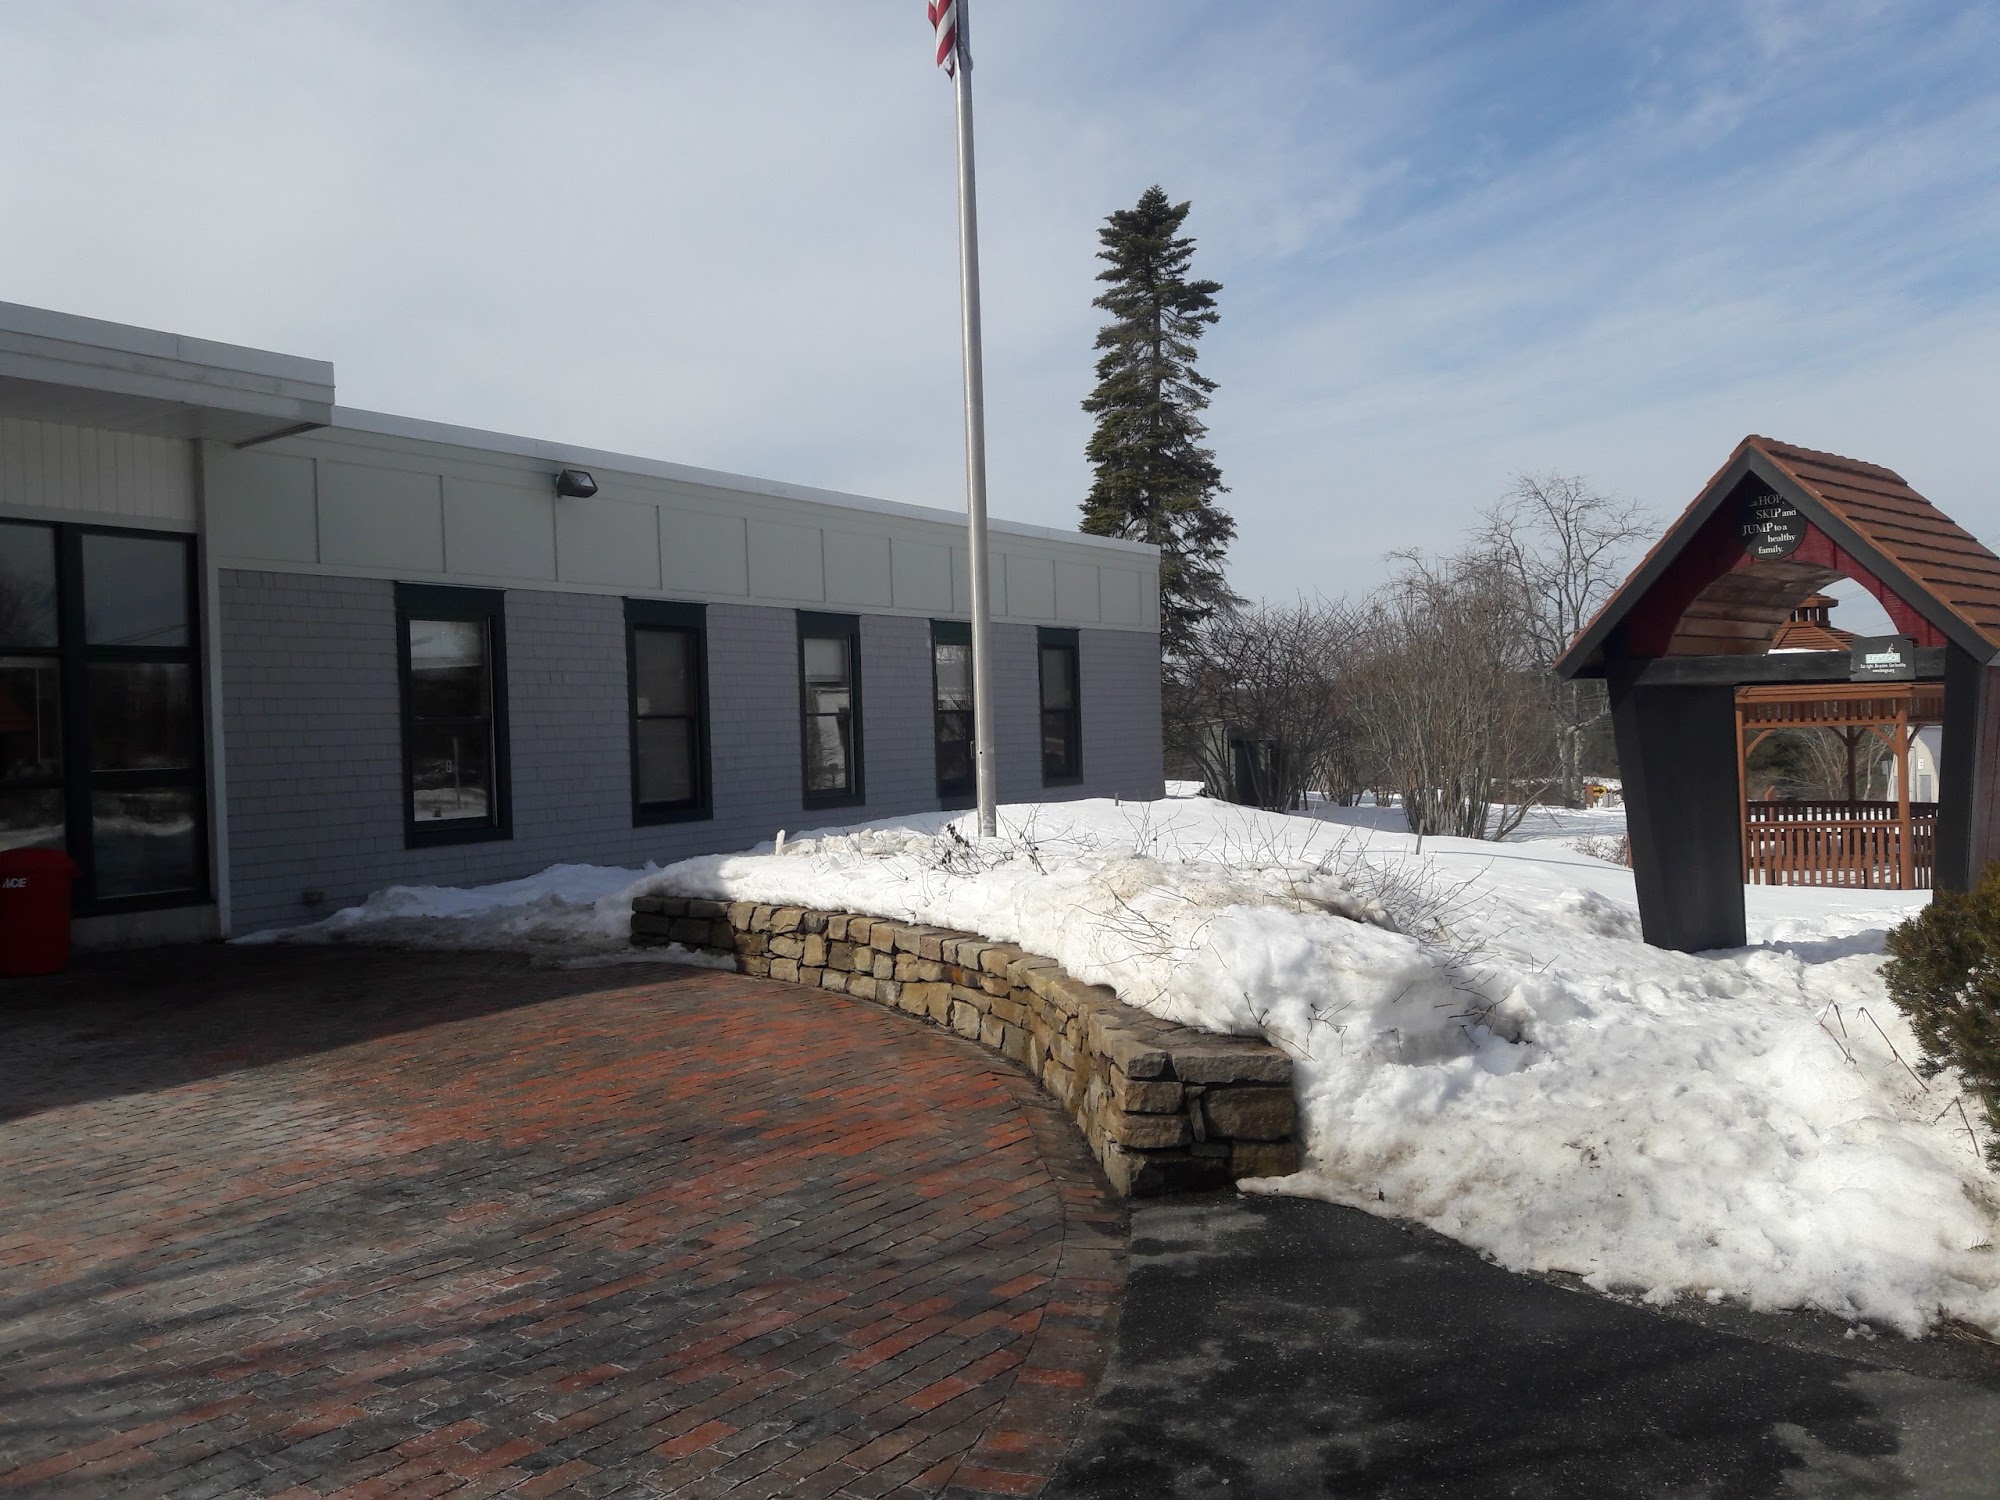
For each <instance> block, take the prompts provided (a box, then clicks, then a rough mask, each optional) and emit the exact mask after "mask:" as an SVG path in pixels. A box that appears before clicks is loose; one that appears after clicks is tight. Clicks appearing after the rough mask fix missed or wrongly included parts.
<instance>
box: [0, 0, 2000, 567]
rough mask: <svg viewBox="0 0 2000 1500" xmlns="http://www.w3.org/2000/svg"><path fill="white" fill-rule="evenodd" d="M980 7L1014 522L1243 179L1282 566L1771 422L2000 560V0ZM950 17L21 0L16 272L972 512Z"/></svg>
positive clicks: (1235, 347)
mask: <svg viewBox="0 0 2000 1500" xmlns="http://www.w3.org/2000/svg"><path fill="white" fill-rule="evenodd" d="M1417 11H1418V8H1416V7H1408V6H1400V5H1390V4H1365V3H1364V4H1347V5H1341V6H1333V5H1311V4H1308V5H1303V6H1289V7H1250V6H1244V5H1240V4H1230V3H1196V0H1126V3H1100V4H1097V5H1091V6H1082V5H1077V4H1075V3H1073V0H979V3H978V6H977V10H976V13H975V16H974V24H975V37H976V44H977V59H978V66H977V69H976V73H975V76H976V79H977V94H978V108H979V124H980V137H979V144H980V150H981V174H982V175H981V188H982V197H981V214H982V221H983V226H984V230H985V233H984V240H983V245H982V253H983V258H984V262H985V269H986V277H987V284H986V291H987V307H986V316H987V332H988V377H987V378H988V402H989V423H990V433H989V441H990V446H991V455H992V480H993V500H994V506H995V509H996V511H997V512H998V513H1000V514H1004V515H1009V516H1014V517H1018V518H1020V519H1024V520H1034V521H1040V522H1044V523H1047V524H1053V525H1062V526H1067V525H1071V524H1074V519H1075V515H1076V505H1077V502H1078V501H1079V500H1080V498H1081V496H1082V494H1083V491H1084V489H1085V487H1086V486H1087V484H1088V471H1087V469H1086V467H1085V465H1084V462H1083V458H1082V450H1083V444H1084V440H1085V438H1086V436H1087V433H1088V429H1087V423H1086V419H1085V418H1084V416H1083V414H1082V413H1081V411H1080V410H1079V409H1078V406H1077V403H1078V401H1079V400H1080V399H1081V397H1082V396H1083V395H1084V394H1085V392H1086V391H1087V390H1088V388H1089V385H1090V372H1091V351H1090V343H1091V338H1092V336H1093V334H1094V332H1095V329H1096V324H1097V316H1098V315H1097V314H1096V313H1095V311H1094V310H1093V309H1092V308H1091V307H1090V306H1089V301H1090V297H1091V295H1092V293H1093V292H1094V290H1095V288H1094V285H1093V283H1092V279H1091V278H1092V276H1093V275H1094V273H1095V270H1096V269H1097V267H1096V263H1095V262H1094V260H1093V258H1092V257H1093V252H1094V251H1095V249H1096V238H1095V234H1096V229H1097V226H1098V225H1099V223H1101V222H1102V219H1103V217H1104V215H1105V214H1106V213H1108V212H1109V211H1111V210H1112V209H1114V208H1118V207H1123V206H1126V205H1128V204H1130V203H1131V202H1132V201H1133V200H1134V199H1135V198H1136V197H1137V196H1138V194H1139V192H1140V191H1141V190H1142V189H1143V188H1145V187H1146V186H1147V185H1148V184H1149V183H1152V182H1158V183H1160V184H1161V185H1162V186H1163V187H1165V188H1166V190H1167V191H1168V192H1169V193H1171V194H1173V195H1174V196H1175V197H1176V198H1190V199H1192V200H1193V202H1194V205H1195V207H1194V213H1193V216H1192V218H1191V219H1190V222H1189V227H1190V229H1191V230H1192V231H1193V232H1194V234H1195V235H1196V236H1197V238H1198V240H1199V243H1200V251H1199V256H1198V261H1197V265H1198V268H1199V270H1200V271H1201V272H1202V273H1204V274H1207V275H1211V276H1214V277H1215V278H1217V279H1219V280H1220V281H1222V282H1223V283H1224V286H1225V290H1224V293H1223V296H1222V309H1223V319H1222V322H1221V324H1220V325H1219V327H1217V328H1216V329H1215V330H1214V331H1213V332H1212V333H1211V335H1210V337H1209V339H1208V343H1207V345H1206V348H1205V353H1204V362H1205V366H1206V368H1207V370H1208V372H1209V373H1210V374H1211V375H1212V376H1214V377H1215V378H1216V379H1217V380H1218V381H1219V382H1220V384H1221V389H1220V390H1219V391H1218V393H1217V396H1216V401H1215V405H1214V408H1213V410H1212V412H1211V413H1210V420H1211V430H1212V436H1213V439H1214V443H1215V447H1216V450H1217V454H1218V457H1219V459H1220V461H1221V463H1222V466H1223V469H1224V472H1225V475H1226V477H1227V479H1228V482H1229V484H1230V486H1231V490H1232V493H1231V494H1230V495H1229V497H1228V498H1227V501H1226V503H1227V504H1228V505H1229V507H1230V508H1231V510H1232V511H1233V512H1234V513H1235V515H1236V517H1237V521H1238V525H1239V540H1238V543H1237V545H1236V548H1235V550H1234V552H1233V554H1232V569H1231V572H1232V577H1233V578H1234V580H1235V582H1236V584H1237V586H1238V588H1239V589H1241V590H1242V591H1244V592H1246V593H1249V594H1253V595H1262V596H1268V597H1285V596H1289V595H1292V594H1296V593H1299V592H1313V591H1326V592H1330V593H1331V592H1343V591H1351V590H1358V589H1363V588H1366V587H1367V586H1369V585H1370V584H1371V583H1372V582H1373V581H1374V580H1375V579H1376V578H1378V577H1379V576H1380V573H1381V568H1382V564H1381V557H1382V554H1383V553H1384V552H1386V551H1388V550H1390V549H1391V548H1396V547H1403V546H1409V545H1425V546H1449V545H1450V543H1451V542H1452V540H1453V538H1454V537H1455V535H1456V534H1457V533H1458V532H1459V531H1460V530H1461V529H1462V528H1463V527H1464V526H1465V525H1466V524H1467V523H1468V522H1469V521H1470V520H1471V519H1472V517H1473V515H1474V513H1475V512H1476V511H1477V510H1478V509H1479V508H1480V507H1481V506H1483V505H1485V504H1487V503H1489V502H1490V501H1491V500H1493V499H1494V498H1495V497H1496V496H1497V495H1498V494H1499V493H1500V492H1501V491H1502V490H1504V489H1505V487H1506V485H1507V483H1508V478H1509V476H1510V475H1511V474H1513V473H1516V472H1520V471H1524V470H1546V469H1552V468H1553V469H1561V470H1564V471H1567V472H1581V473H1584V474H1586V475H1588V476H1590V477H1592V478H1593V479H1594V480H1596V481H1597V482H1598V483H1599V484H1600V485H1602V486H1603V487H1605V488H1608V489H1611V490H1614V491H1616V492H1618V493H1620V494H1623V495H1626V496H1629V497H1631V498H1633V499H1636V500H1639V501H1641V502H1643V503H1645V504H1647V505H1649V506H1652V507H1653V508H1655V509H1656V510H1658V511H1660V512H1662V514H1663V515H1664V513H1666V512H1669V511H1671V510H1673V509H1676V508H1678V507H1679V506H1680V505H1682V504H1683V503H1685V501H1686V500H1687V499H1688V497H1689V496H1690V495H1691V494H1692V493H1693V491H1694V490H1695V489H1696V488H1697V487H1698V486H1699V485H1700V483H1701V482H1702V481H1703V480H1704V479H1705V478H1706V477H1707V476H1708V474H1709V473H1710V472H1711V471H1712V470H1713V469H1714V467H1715V466H1716V465H1717V464H1718V463H1719V462H1720V461H1721V459H1722V458H1723V457H1724V456H1725V455H1726V454H1727V452H1728V451H1729V449H1730V447H1731V446H1733V444H1734V443H1735V441H1736V440H1737V439H1738V438H1740V437H1741V436H1742V435H1743V434H1744V433H1746V432H1750V431H1759V432H1765V433H1768V434H1770V435H1772V436H1775V437H1780V438H1784V439H1787V440H1790V441H1795V442H1802V443H1807V444H1811V445H1815V446H1821V447H1828V448H1833V449H1836V450H1838V451H1843V452H1849V453H1853V454H1856V455H1858V456H1861V457H1865V458H1870V459H1873V460H1875V461H1877V462H1881V463H1886V464H1889V465H1890V466H1892V467H1895V468H1898V469H1900V470H1901V471H1902V472H1903V473H1904V474H1905V475H1906V476H1907V477H1909V478H1910V479H1911V480H1912V482H1914V483H1915V484H1916V485H1917V486H1918V487H1919V488H1920V489H1923V490H1924V491H1925V492H1926V493H1928V494H1930V496H1931V497H1932V498H1933V499H1934V500H1936V501H1938V502H1939V503H1940V504H1941V505H1943V506H1944V507H1945V508H1946V509H1947V510H1948V511H1951V512H1952V513H1953V514H1955V515H1956V516H1957V517H1958V518H1959V519H1960V520H1961V521H1962V522H1964V523H1965V524H1966V525H1968V526H1969V527H1971V528H1972V529H1973V530H1974V531H1975V532H1979V533H1981V534H1983V535H1984V536H1985V537H1986V538H1987V539H1988V540H1989V541H1990V542H1993V543H1995V544H1996V545H2000V484H1996V481H1995V480H1994V479H1993V477H1992V474H1991V466H1990V461H1989V459H1988V457H1987V449H1988V447H1989V439H1988V429H1989V428H1991V427H1992V426H1993V425H1994V412H1993V408H1994V404H1995V402H1994V398H1995V394H1996V390H1995V371H1996V370H2000V288H1996V284H1995V276H1994V270H1995V267H1996V266H2000V152H1996V150H1995V142H2000V95H1997V94H1996V88H1995V83H1994V80H1995V79H1996V78H2000V10H1996V8H1995V7H1993V6H1991V5H1990V4H1988V5H1972V4H1950V3H1924V0H1911V3H1899V4H1862V3H1842V0H1819V3H1809V4H1808V3H1796V4H1794V3H1761V4H1751V3H1740V4H1730V3H1709V4H1689V5H1683V6H1674V7H1661V6H1654V5H1637V4H1598V5H1586V4H1571V5H1539V6H1538V5H1528V4H1514V5H1504V6H1502V5H1493V4H1476V5H1475V4H1458V5H1439V6H1433V7H1429V8H1425V9H1423V10H1422V12H1421V13H1415V12H1417ZM927 47H928V37H927V34H926V28H925V26H924V23H923V19H922V7H921V5H919V4H918V3H917V0H882V3H876V0H842V3H839V4H831V5H830V4H825V3H823V0H822V3H818V4H796V5H790V6H787V5H782V4H772V5H761V6H756V7H749V6H718V5H713V4H706V3H701V4H697V3H684V4H673V3H662V0H655V3H636V0H635V3H572V4H564V5H535V4H512V5H504V6H502V5H493V4H490V3H464V4H450V3H443V0H439V3H432V4H426V5H422V6H408V5H391V4H375V3H369V0H353V3H344V4H338V5H336V4H330V3H329V4H300V5H290V6H271V5H268V4H264V3H252V0H240V3H224V0H178V3H176V4H175V5H173V6H171V7H168V6H159V5H153V4H141V3H130V4H121V3H112V0H90V3H75V0H67V3H43V4H35V3H15V4H11V5H9V6H8V7H6V8H5V9H4V10H0V131H4V132H5V138H6V139H7V140H8V141H9V142H10V146H11V149H10V150H8V151H7V152H6V153H4V154H0V214H4V220H5V222H6V224H7V225H8V228H7V231H6V233H5V235H4V237H0V298H6V299H8V300H13V301H21V302H29V303H35V304H40V305H45V306H53V307H59V308H64V309H67V310H71V311H76V312H84V313H90V314H93V315H97V316H102V317H109V318H114V319H119V320H123V321H129V322H136V323H142V324H147V325H151V326H155V327H165V328H171V329H174V330H176V331H181V332H187V333H194V334H198V335H202V336H207V337H214V338H221V339H229V340H233V341H237V342H243V343H251V344H258V345H263V346H267V347H274V348H279V349H283V350H287V351H289V352H294V353H301V354H311V355H316V356H319V357H323V358H329V359H332V360H334V361H335V363H336V365H337V366H338V370H339V379H340V388H341V399H342V400H343V401H344V402H346V403H348V404H350V405H356V406H369V407H376V408H380V409H387V410H392V411H399V412H405V413H408V414H411V415H417V416H427V417H434V418H438V419H440V420H446V421H455V422H464V423H468V424H471V425H475V426H484V427H493V428H499V429H502V430H507V431H517V432H525V433H531V434H535V435H538V436H546V437H552V438H557V439H568V440H572V441H575V442H577V443H578V444H579V445H591V446H601V447H610V448H618V449H624V450H628V451H632V452H638V453H643V454H648V455H651V456H656V457H661V458H669V459H675V460H679V461H682V462H688V463H696V464H706V465H710V466H714V467H718V468H725V469H736V470H741V471H746V472H751V473H757V474H764V475H770V476H773V477H779V478H786V479H793V480H798V481H802V482H807V483H814V484H821V485H827V486H831V487H834V488H841V489H852V490H858V491H861V492H865V493H871V494H879V495H884V496H888V497H891V498H895V499H901V500H909V501H915V502H919V503H928V504H936V505H945V506H956V505H957V504H958V503H959V502H960V497H961V495H962V485H963V479H962V467H961V464H962V450H961V447H960V435H959V428H958V375H957V358H958V350H957V333H956V280H955V270H954V239H953V234H954V219H953V204H952V198H951V188H952V138H951V98H950V91H949V88H948V86H947V84H946V82H945V80H944V78H943V77H942V75H940V74H937V73H936V72H935V71H934V70H933V69H932V68H931V67H930V66H929V64H928V58H927Z"/></svg>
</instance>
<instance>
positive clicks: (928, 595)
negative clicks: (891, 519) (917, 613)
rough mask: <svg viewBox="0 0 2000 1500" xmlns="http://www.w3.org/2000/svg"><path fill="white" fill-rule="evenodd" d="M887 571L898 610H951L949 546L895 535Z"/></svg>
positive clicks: (946, 612) (947, 611)
mask: <svg viewBox="0 0 2000 1500" xmlns="http://www.w3.org/2000/svg"><path fill="white" fill-rule="evenodd" d="M890 571H891V574H892V583H893V584H894V595H895V598H894V601H893V602H894V603H895V605H896V607H897V608H898V609H934V610H937V611H939V612H940V613H945V614H948V613H950V611H951V548H949V547H939V546H932V545H931V544H930V543H928V542H914V541H910V540H907V539H906V538H904V537H900V536H899V537H896V538H894V539H893V541H892V543H891V549H890Z"/></svg>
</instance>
